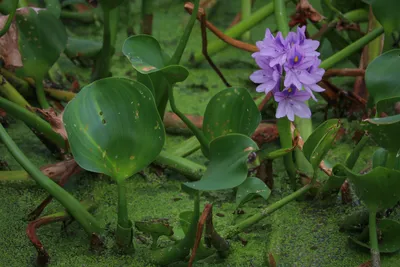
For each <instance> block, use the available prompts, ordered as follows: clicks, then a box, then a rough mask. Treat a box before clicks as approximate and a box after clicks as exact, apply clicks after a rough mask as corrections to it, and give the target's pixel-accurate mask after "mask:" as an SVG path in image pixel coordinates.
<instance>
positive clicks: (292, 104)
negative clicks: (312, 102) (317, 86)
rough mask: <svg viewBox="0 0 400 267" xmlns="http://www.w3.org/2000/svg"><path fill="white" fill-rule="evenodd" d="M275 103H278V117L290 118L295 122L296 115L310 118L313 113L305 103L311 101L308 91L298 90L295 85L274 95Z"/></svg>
mask: <svg viewBox="0 0 400 267" xmlns="http://www.w3.org/2000/svg"><path fill="white" fill-rule="evenodd" d="M274 98H275V101H276V102H278V108H277V109H276V117H277V118H282V117H286V116H287V117H288V119H289V120H291V121H294V115H296V116H298V117H300V118H310V117H311V111H310V109H309V108H308V106H307V104H306V103H304V101H307V100H308V99H310V94H309V93H308V92H306V91H300V90H298V89H297V88H296V87H295V86H294V85H292V86H290V87H289V88H286V89H285V90H283V91H282V92H276V93H275V94H274Z"/></svg>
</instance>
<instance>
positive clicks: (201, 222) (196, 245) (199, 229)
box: [188, 204, 212, 267]
mask: <svg viewBox="0 0 400 267" xmlns="http://www.w3.org/2000/svg"><path fill="white" fill-rule="evenodd" d="M211 208H212V205H211V204H206V206H205V207H204V210H203V213H202V214H201V216H200V218H199V222H198V223H197V232H196V239H195V241H194V245H193V249H192V255H190V260H189V264H188V267H192V266H193V262H194V259H195V258H196V252H197V249H198V248H199V245H200V241H201V237H202V235H203V228H204V224H205V222H206V219H207V218H208V215H209V213H210V211H211Z"/></svg>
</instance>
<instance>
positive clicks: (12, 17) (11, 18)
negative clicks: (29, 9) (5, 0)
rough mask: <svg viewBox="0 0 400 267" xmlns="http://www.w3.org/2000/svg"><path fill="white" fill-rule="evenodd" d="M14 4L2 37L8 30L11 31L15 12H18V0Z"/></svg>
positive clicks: (0, 32) (0, 31) (2, 31)
mask: <svg viewBox="0 0 400 267" xmlns="http://www.w3.org/2000/svg"><path fill="white" fill-rule="evenodd" d="M12 4H13V6H12V10H11V12H10V14H9V15H8V18H7V21H6V24H5V25H4V27H3V29H1V30H0V37H1V36H3V35H4V34H6V33H7V32H8V29H10V26H11V23H12V21H13V19H14V16H15V12H17V7H18V0H13V2H12Z"/></svg>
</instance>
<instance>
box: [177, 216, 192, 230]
mask: <svg viewBox="0 0 400 267" xmlns="http://www.w3.org/2000/svg"><path fill="white" fill-rule="evenodd" d="M192 220H193V211H184V212H181V213H180V214H179V224H180V225H181V228H182V230H183V232H184V233H185V235H186V234H187V233H188V231H189V227H190V224H191V223H192Z"/></svg>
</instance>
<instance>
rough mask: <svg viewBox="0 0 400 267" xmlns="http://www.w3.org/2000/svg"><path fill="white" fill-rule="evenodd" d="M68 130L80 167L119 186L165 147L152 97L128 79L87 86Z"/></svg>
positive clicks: (68, 118)
mask: <svg viewBox="0 0 400 267" xmlns="http://www.w3.org/2000/svg"><path fill="white" fill-rule="evenodd" d="M64 124H65V128H66V130H67V133H68V140H69V143H70V146H71V150H72V154H73V155H74V158H75V160H76V162H77V163H78V164H79V165H80V166H81V167H82V168H84V169H86V170H89V171H93V172H98V173H104V174H107V175H109V176H111V177H113V178H115V179H117V180H118V179H125V178H127V177H129V176H132V175H133V174H134V173H136V172H138V171H140V170H141V169H143V168H144V167H146V166H147V165H148V164H150V163H151V162H152V161H153V160H154V159H155V158H156V157H157V155H158V154H159V153H160V151H161V149H162V147H163V145H164V139H165V132H164V126H163V122H162V120H161V118H160V116H159V114H158V112H157V108H156V106H155V102H154V98H153V95H152V93H151V92H150V91H149V89H147V88H146V86H144V85H142V84H141V83H138V82H135V81H132V80H129V79H124V78H107V79H102V80H98V81H96V82H94V83H92V84H89V85H87V86H85V87H84V88H83V89H82V90H81V92H80V93H79V94H77V96H76V97H75V98H74V99H73V100H72V101H71V102H69V104H68V105H67V107H66V109H65V112H64Z"/></svg>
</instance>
